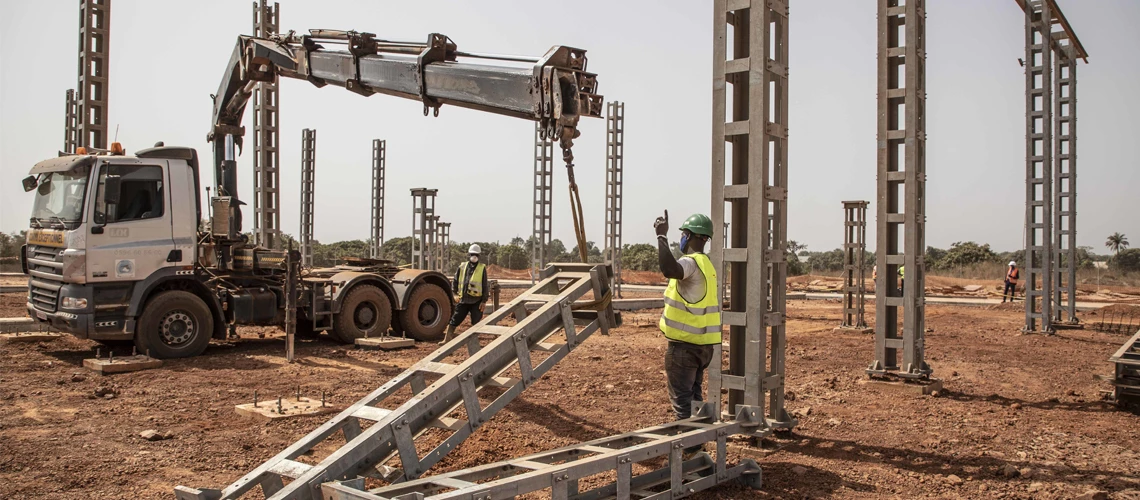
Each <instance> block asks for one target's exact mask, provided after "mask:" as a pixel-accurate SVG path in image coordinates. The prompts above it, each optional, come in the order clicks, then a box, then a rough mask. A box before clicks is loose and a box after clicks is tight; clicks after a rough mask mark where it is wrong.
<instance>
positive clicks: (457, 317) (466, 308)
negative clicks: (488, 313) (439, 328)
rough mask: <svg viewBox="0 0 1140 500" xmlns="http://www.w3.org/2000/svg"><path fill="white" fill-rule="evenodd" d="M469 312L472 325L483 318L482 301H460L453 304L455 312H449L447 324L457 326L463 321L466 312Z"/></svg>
mask: <svg viewBox="0 0 1140 500" xmlns="http://www.w3.org/2000/svg"><path fill="white" fill-rule="evenodd" d="M468 313H470V314H471V324H472V325H474V324H475V323H478V322H480V321H482V320H483V303H482V302H476V303H474V304H464V303H462V302H460V303H458V304H455V312H454V313H452V314H451V321H448V322H447V324H448V326H459V324H460V323H462V322H463V318H466V317H467V314H468Z"/></svg>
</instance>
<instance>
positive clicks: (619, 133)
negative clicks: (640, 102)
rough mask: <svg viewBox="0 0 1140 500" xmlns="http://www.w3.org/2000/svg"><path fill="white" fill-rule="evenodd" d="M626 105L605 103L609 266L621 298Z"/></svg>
mask: <svg viewBox="0 0 1140 500" xmlns="http://www.w3.org/2000/svg"><path fill="white" fill-rule="evenodd" d="M624 163H625V103H623V102H618V101H613V102H609V103H606V244H605V246H606V262H608V263H609V264H610V265H611V266H613V270H614V284H613V288H614V295H616V296H618V297H621V245H622V243H621V224H622V219H621V217H622V211H621V204H622V200H621V196H622V177H623V169H624V167H625V165H624Z"/></svg>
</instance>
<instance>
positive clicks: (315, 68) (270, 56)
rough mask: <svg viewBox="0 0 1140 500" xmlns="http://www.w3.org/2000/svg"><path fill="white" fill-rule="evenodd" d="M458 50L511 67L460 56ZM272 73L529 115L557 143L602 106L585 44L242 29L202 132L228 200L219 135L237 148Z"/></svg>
mask: <svg viewBox="0 0 1140 500" xmlns="http://www.w3.org/2000/svg"><path fill="white" fill-rule="evenodd" d="M321 43H326V44H330V45H332V44H338V45H344V46H345V50H326V49H325V48H324V47H323V46H322V45H320V44H321ZM460 58H464V59H473V60H479V59H481V60H495V61H503V62H513V63H516V65H514V66H509V65H506V64H487V63H473V62H460V61H459V59H460ZM517 63H522V64H517ZM274 76H278V77H281V78H297V79H304V80H308V81H310V82H312V83H313V84H314V85H316V86H318V87H323V86H324V85H327V84H332V85H336V86H338V87H344V88H345V89H348V90H351V91H353V92H356V93H358V94H361V95H365V96H368V95H372V94H374V93H381V94H388V95H394V96H397V97H403V98H406V99H415V100H419V101H422V102H423V103H424V114H425V115H426V114H427V113H428V110H429V109H434V111H435V114H436V115H438V114H439V107H440V106H442V105H444V104H450V105H454V106H461V107H465V108H471V109H477V110H480V111H486V112H489V113H494V114H499V115H506V116H513V117H516V118H524V119H529V120H534V121H537V122H539V124H540V126H541V127H542V129H543V130H544V131H545V133H546V135H547V136H548V137H551V138H552V139H556V140H558V141H559V143H560V145H561V147H562V149H563V150H564V151H568V150H569V149H570V146H571V145H572V143H573V139H574V138H575V137H577V136H578V133H579V132H578V129H577V126H578V118H579V117H582V116H588V117H600V116H601V108H602V97H601V96H600V95H597V93H596V92H597V77H596V75H594V74H592V73H588V72H586V51H584V50H580V49H574V48H570V47H563V46H555V47H553V48H551V49H550V50H548V51H547V52H546V54H545V55H543V56H542V57H537V58H530V57H515V56H498V55H487V54H472V53H465V52H460V51H458V50H457V49H456V45H455V43H454V42H452V41H451V40H450V39H449V38H447V37H446V36H443V35H440V34H436V33H433V34H431V35H430V36H429V37H428V41H427V42H426V43H414V42H394V41H387V40H380V39H377V38H376V37H375V35H373V34H371V33H358V32H354V31H331V30H311V31H310V34H309V35H294V34H293V33H292V32H290V33H288V34H284V35H275V36H272V37H270V38H256V37H250V36H241V37H238V42H237V46H235V47H234V52H233V55H231V56H230V61H229V65H228V66H227V67H226V73H225V76H224V77H223V79H222V82H221V84H220V85H219V87H218V93H217V94H215V95H214V96H213V99H214V112H213V129H212V130H211V131H210V134H209V136H208V137H207V139H208V140H209V141H211V142H213V143H214V169H215V171H214V173H215V179H216V180H217V182H218V184H219V185H218V186H217V188H218V194H219V195H222V196H230V197H234V198H236V195H237V172H236V165H235V162H234V159H235V158H234V153H233V151H232V149H231V148H229V147H228V141H227V139H230V140H232V144H233V145H234V146H237V147H239V148H240V146H241V136H242V135H243V134H244V129H243V127H241V120H242V115H243V114H244V112H245V108H246V104H247V103H248V102H249V98H250V96H252V94H253V89H254V86H255V85H256V84H257V83H258V82H271V81H273V79H274ZM568 158H569V157H568ZM235 205H236V204H235ZM239 220H240V219H239ZM239 224H240V222H239ZM239 230H240V228H239Z"/></svg>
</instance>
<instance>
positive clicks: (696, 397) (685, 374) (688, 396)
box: [665, 341, 713, 420]
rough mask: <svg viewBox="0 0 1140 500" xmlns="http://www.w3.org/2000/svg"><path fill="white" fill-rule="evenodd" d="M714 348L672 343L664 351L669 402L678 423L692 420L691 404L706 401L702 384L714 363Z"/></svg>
mask: <svg viewBox="0 0 1140 500" xmlns="http://www.w3.org/2000/svg"><path fill="white" fill-rule="evenodd" d="M712 357H713V346H711V345H696V344H688V343H685V342H673V341H670V342H669V347H668V348H666V349H665V376H666V377H667V378H668V380H669V400H670V401H671V402H672V403H673V413H675V414H676V415H677V420H681V419H686V418H689V417H691V416H692V411H693V410H692V407H691V406H692V402H693V401H704V400H705V398H704V396H703V395H702V394H701V382H702V381H703V379H704V378H705V369H707V368H708V367H709V363H710V362H712Z"/></svg>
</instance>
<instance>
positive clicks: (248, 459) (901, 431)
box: [0, 294, 1140, 499]
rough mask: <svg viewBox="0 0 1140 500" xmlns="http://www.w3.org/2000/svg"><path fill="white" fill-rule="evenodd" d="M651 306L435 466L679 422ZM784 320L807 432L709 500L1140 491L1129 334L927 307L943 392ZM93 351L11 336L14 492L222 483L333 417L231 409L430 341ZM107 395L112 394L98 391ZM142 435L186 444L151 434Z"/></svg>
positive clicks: (812, 328)
mask: <svg viewBox="0 0 1140 500" xmlns="http://www.w3.org/2000/svg"><path fill="white" fill-rule="evenodd" d="M22 307H23V297H22V295H20V294H4V295H0V316H17V315H21V314H22ZM873 310H874V308H873V306H871V305H869V307H868V311H873ZM657 314H659V311H640V312H636V313H627V314H626V316H625V319H626V326H623V327H621V328H619V329H617V330H616V331H615V332H614V333H613V334H612V335H611V336H609V337H602V336H600V335H595V336H594V337H592V338H591V339H589V340H588V341H587V342H586V343H584V344H583V345H582V346H581V347H580V348H579V349H577V350H575V351H574V352H573V353H571V354H570V356H569V357H568V358H567V359H566V360H564V361H563V362H562V363H561V364H560V365H559V366H556V367H555V368H554V369H553V370H552V371H551V372H550V373H548V374H547V375H546V376H545V377H543V380H541V381H540V382H538V383H536V384H535V385H534V386H532V387H531V388H530V389H528V390H527V391H526V392H525V393H524V394H523V395H522V396H520V397H519V398H518V399H517V400H515V401H514V402H512V403H511V404H510V405H508V406H507V407H506V409H504V410H503V411H502V412H500V413H499V414H498V415H497V416H496V417H495V418H494V419H492V420H491V421H490V422H489V423H488V424H486V425H484V426H483V427H481V428H480V429H479V430H478V431H476V432H475V434H474V435H472V436H471V438H469V439H468V440H467V441H466V442H464V443H463V444H462V445H461V446H460V447H459V448H458V449H457V450H456V451H455V452H453V453H452V454H451V455H450V456H448V457H447V458H445V459H444V460H443V462H442V463H441V464H440V465H439V466H438V467H437V468H436V469H435V470H437V471H446V470H453V469H457V468H463V467H470V466H473V465H476V464H482V463H487V462H491V461H496V460H502V459H507V458H511V457H515V456H519V455H523V454H527V453H533V452H537V451H541V450H544V449H549V448H553V447H558V446H563V445H567V444H571V443H574V442H577V441H582V440H588V439H594V438H599V437H603V436H606V435H611V434H616V433H620V432H623V431H629V430H633V429H637V428H642V427H647V426H650V425H655V424H659V423H662V422H665V421H668V420H669V419H671V413H670V410H669V404H668V399H667V396H666V391H665V381H664V375H663V372H662V370H661V365H662V358H663V353H664V347H665V345H664V344H665V342H664V341H663V339H662V338H661V336H660V334H659V333H658V332H657V331H656V329H655V328H653V326H652V325H653V324H654V323H655V320H656V315H657ZM789 316H790V317H789V324H788V345H789V346H788V350H787V357H788V361H787V366H788V369H787V377H788V380H787V387H788V393H789V402H788V408H789V409H790V410H791V411H793V412H794V413H795V414H797V415H799V422H800V423H799V426H798V427H796V429H795V430H794V431H793V432H792V433H790V434H787V435H783V436H779V437H776V438H774V439H770V440H766V442H765V443H763V445H764V448H766V449H768V450H769V451H767V452H763V453H759V452H756V455H757V456H759V457H761V458H759V459H758V462H759V463H760V465H761V467H763V470H764V489H763V490H762V491H752V490H747V489H743V488H742V487H739V486H735V485H729V486H724V487H721V488H718V489H716V490H713V491H711V492H707V493H704V494H702V495H699V498H716V499H730V498H732V499H740V498H843V499H847V498H916V497H936V498H1074V497H1077V496H1079V495H1081V494H1083V493H1085V492H1086V491H1088V490H1092V489H1099V490H1103V491H1106V492H1108V493H1109V496H1110V498H1140V440H1138V439H1137V438H1136V433H1137V429H1140V417H1138V416H1137V415H1135V414H1132V413H1128V412H1125V411H1121V410H1118V409H1117V408H1115V407H1114V406H1113V405H1112V404H1110V403H1108V402H1105V401H1103V400H1102V399H1101V393H1100V391H1101V390H1102V389H1104V388H1105V384H1104V383H1103V382H1099V381H1097V380H1095V379H1094V378H1093V376H1094V375H1096V374H1105V373H1109V372H1110V365H1109V364H1108V363H1107V361H1106V359H1107V358H1108V356H1109V355H1111V354H1112V352H1113V351H1115V350H1116V349H1117V348H1118V347H1119V345H1120V344H1121V342H1123V340H1124V337H1123V336H1119V335H1108V334H1103V333H1096V332H1092V331H1079V330H1078V331H1065V332H1062V333H1061V334H1059V335H1057V336H1054V337H1043V336H1036V335H1020V334H1019V333H1018V330H1019V328H1020V327H1021V326H1022V322H1023V312H1022V310H1021V309H1020V308H1019V307H994V308H981V307H958V306H939V305H930V306H927V323H928V326H930V327H931V328H933V332H930V333H928V334H927V340H926V346H927V356H928V360H929V362H930V363H931V365H932V366H933V367H934V369H935V376H937V377H941V378H942V379H943V380H944V381H945V385H946V388H945V390H944V391H943V392H942V393H941V394H940V395H939V396H938V397H932V396H920V395H914V394H907V393H900V392H898V391H894V390H891V389H887V388H884V387H882V386H881V385H878V384H875V383H870V382H868V381H867V379H866V377H865V376H864V375H863V369H864V368H865V367H866V365H867V364H868V363H869V362H870V361H871V357H872V337H871V336H870V335H865V334H857V333H846V332H837V331H834V330H833V328H834V327H835V326H836V324H837V323H838V318H839V304H838V302H828V301H792V302H790V303H789ZM872 319H873V318H872ZM639 325H644V326H639ZM241 334H242V335H243V336H246V337H257V336H258V334H263V335H265V334H268V335H269V336H275V335H276V333H275V332H274V331H273V330H272V329H252V328H251V329H242V330H241ZM97 345H98V344H96V343H94V342H91V341H85V340H78V339H74V338H70V337H68V338H65V339H63V340H59V341H55V342H52V343H42V344H0V498H76V497H80V496H83V497H90V498H170V497H171V489H172V488H173V487H174V485H177V484H184V485H191V486H209V487H220V486H224V485H226V484H229V483H230V482H232V481H234V480H236V479H237V478H239V477H240V476H241V475H243V474H245V473H246V472H248V471H249V470H251V469H253V468H254V467H256V466H257V465H258V464H259V463H261V462H262V461H263V460H265V459H267V458H269V457H271V456H273V455H274V454H276V453H277V452H278V451H280V450H281V449H283V448H284V447H286V446H287V445H288V444H290V443H292V442H293V441H294V440H296V439H297V438H299V437H301V436H303V435H304V434H306V433H307V432H309V431H311V430H312V429H313V428H315V427H317V426H319V425H320V424H321V423H323V422H324V420H325V419H324V418H323V417H305V418H297V419H292V420H285V421H278V422H273V423H262V422H255V421H251V420H246V419H243V418H241V417H238V416H237V415H236V414H235V412H234V409H233V407H234V405H236V404H241V403H248V402H250V401H251V400H252V394H253V391H254V390H256V391H258V393H259V394H260V395H262V396H261V397H262V398H266V399H268V398H275V397H276V396H278V395H281V396H288V395H291V394H292V393H293V392H294V390H295V387H296V386H297V385H298V384H300V385H301V390H302V392H303V393H304V394H305V395H306V396H311V397H318V396H319V394H320V392H321V391H322V390H324V391H327V392H328V393H329V394H331V396H330V397H329V400H330V401H331V402H332V403H334V404H337V405H346V404H351V403H352V402H354V401H355V400H356V399H357V398H359V397H361V396H363V395H364V394H366V393H368V392H370V391H371V390H373V389H374V388H375V387H377V386H378V385H380V384H382V383H383V382H385V381H387V380H388V379H389V378H390V377H392V376H394V375H396V374H398V373H399V372H400V371H401V370H402V369H403V368H404V367H407V366H409V365H410V364H412V363H413V362H415V361H416V360H418V359H419V358H421V357H422V356H425V355H426V354H428V353H429V352H431V351H432V350H433V349H434V347H435V346H433V345H425V344H420V345H418V346H416V347H415V348H413V349H409V350H403V351H395V352H373V351H356V350H352V349H346V348H345V347H343V346H340V345H337V344H334V343H332V342H329V341H323V340H322V341H311V342H303V343H301V344H300V345H299V346H298V350H297V352H298V358H299V360H298V361H297V362H295V363H293V364H287V363H285V361H284V359H283V353H284V345H283V343H282V342H281V341H280V340H279V339H277V338H267V339H257V338H252V339H250V340H247V341H242V342H239V343H236V344H217V343H216V344H213V345H212V346H211V347H210V348H209V349H208V350H207V351H206V354H205V355H204V356H201V357H198V358H194V359H187V360H172V361H168V362H167V363H166V364H165V366H163V367H162V368H160V369H156V370H151V371H144V372H138V373H131V374H121V375H113V376H108V377H100V376H98V375H94V374H92V373H89V372H86V371H85V370H83V369H82V368H81V362H82V361H81V360H82V358H84V357H89V356H90V355H91V352H92V350H93V348H94V347H95V346H97ZM104 350H106V348H105V347H104ZM126 350H129V348H126ZM123 352H125V350H124V349H121V350H120V353H123ZM108 390H110V391H111V392H112V393H113V394H114V396H113V397H111V398H108V397H106V396H103V397H96V395H95V394H96V392H97V391H98V392H100V393H106V392H107V391H108ZM148 429H154V430H158V431H160V432H170V433H172V434H173V437H172V438H171V439H168V440H163V441H155V442H150V441H145V440H143V439H142V438H140V437H139V433H140V432H141V431H144V430H148ZM737 444H741V445H746V444H747V443H744V442H740V443H737ZM743 453H744V451H740V450H736V451H733V452H732V453H731V454H730V455H731V456H730V457H729V459H730V460H735V459H738V458H740V457H741V456H742V454H743ZM749 453H750V454H752V453H753V452H749Z"/></svg>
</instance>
